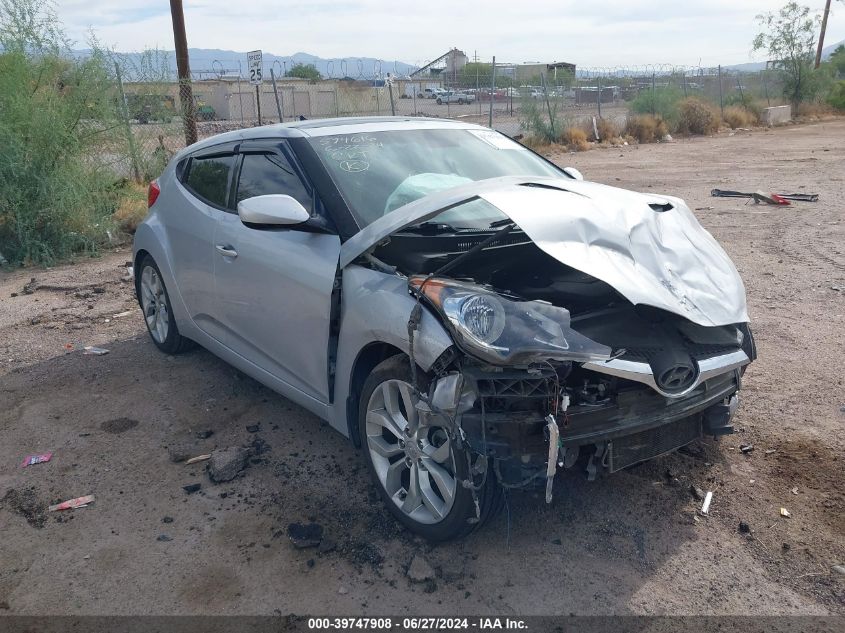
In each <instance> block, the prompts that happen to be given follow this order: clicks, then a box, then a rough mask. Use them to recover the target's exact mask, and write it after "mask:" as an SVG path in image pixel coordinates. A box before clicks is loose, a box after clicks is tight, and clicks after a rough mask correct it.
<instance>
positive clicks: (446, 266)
mask: <svg viewBox="0 0 845 633" xmlns="http://www.w3.org/2000/svg"><path fill="white" fill-rule="evenodd" d="M508 222H509V224H507V225H506V226H505V227H504V228H502V229H499V230H498V231H496V232H495V233H493V235H491V236H490V237H488V238H487V239H485V240H482V241H481V242H479V243H478V244H476V245H475V246H473V247H472V248H471V249H469V250H468V251H466V252H465V253H461V254H460V255H458V256H457V257H456V258H455V259H453V260H452V261H450V262H446V264H444V265H443V266H441V267H440V268H438V269H437V270H435V271H434V272H433V273H431V275H430V276H431V277H437V276H439V275H442V274H443V273H445V272H446V271H447V270H451V269H452V268H454V267H455V266H457V265H458V263H460V262H462V261H464V260H466V259H469V258H470V257H472V256H473V255H475V254H476V253H477V252H478V251H481V250H484V248H485V247H487V246H489V245H490V244H492V243H493V242H495V241H496V240H499V239H501V238H503V237H505V235H507V234H508V233H510V232H511V231H513V230H514V229H515V228H516V222H514V221H513V220H508Z"/></svg>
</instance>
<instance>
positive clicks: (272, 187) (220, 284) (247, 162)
mask: <svg viewBox="0 0 845 633" xmlns="http://www.w3.org/2000/svg"><path fill="white" fill-rule="evenodd" d="M235 169H236V175H235V177H234V179H233V187H234V191H233V196H232V198H231V203H230V206H231V211H230V212H229V213H225V214H223V216H222V217H221V218H220V220H219V222H218V224H217V231H216V235H215V239H214V244H215V251H216V252H215V261H214V275H215V284H216V306H215V309H216V313H217V316H218V318H219V319H220V321H221V323H222V324H223V327H224V328H225V330H226V339H225V344H226V345H227V346H228V347H229V348H230V349H232V351H234V352H235V353H237V354H239V355H241V356H243V357H244V358H246V359H247V360H249V361H251V362H253V363H255V364H256V365H258V366H260V367H261V368H262V369H264V370H265V371H267V372H269V373H271V374H272V375H274V376H275V377H276V378H278V379H280V380H282V381H284V382H286V383H288V384H289V385H291V386H292V387H294V388H296V389H298V390H299V391H302V392H304V393H306V394H308V395H309V396H311V397H313V398H316V399H318V400H320V401H322V402H328V401H329V365H328V363H329V360H328V350H329V335H330V320H331V305H332V290H333V288H334V283H335V276H336V272H337V262H338V256H339V253H340V238H339V237H338V235H336V234H327V233H323V232H314V231H309V230H303V228H302V227H300V228H296V227H256V226H246V225H245V224H244V223H243V222H241V220H240V218H239V216H238V215H237V212H236V209H237V203H238V202H239V201H241V200H244V199H246V198H250V197H253V196H259V195H267V194H279V193H281V194H287V195H290V196H292V197H293V198H295V199H296V200H298V201H299V202H300V203H301V204H302V205H303V206H304V207H305V208H306V210H308V211H309V212H310V213H311V214H312V215H313V214H320V213H321V210H322V207H321V205H320V204H319V202H318V201H317V200H315V196H314V193H313V188H312V187H311V186H310V184H309V183H308V182H307V180H306V179H305V178H303V174H302V172H301V170H300V169H299V168H298V166H297V164H296V161H295V160H294V159H293V156H292V154H291V153H290V152H289V151H288V149H287V147H286V146H285V145H284V144H280V143H279V141H278V140H276V141H272V142H270V141H268V142H252V143H251V144H246V143H245V144H243V145H242V146H241V148H240V153H239V159H238V161H237V164H236V167H235Z"/></svg>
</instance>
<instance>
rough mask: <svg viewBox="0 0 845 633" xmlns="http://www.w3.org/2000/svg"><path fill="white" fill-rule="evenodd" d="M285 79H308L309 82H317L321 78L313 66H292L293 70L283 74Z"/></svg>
mask: <svg viewBox="0 0 845 633" xmlns="http://www.w3.org/2000/svg"><path fill="white" fill-rule="evenodd" d="M285 77H298V78H299V79H310V80H311V81H319V80H320V79H322V78H323V76H322V75H321V74H320V71H319V70H317V67H316V66H315V65H314V64H294V65H293V68H291V69H290V70H289V71H287V72H286V73H285Z"/></svg>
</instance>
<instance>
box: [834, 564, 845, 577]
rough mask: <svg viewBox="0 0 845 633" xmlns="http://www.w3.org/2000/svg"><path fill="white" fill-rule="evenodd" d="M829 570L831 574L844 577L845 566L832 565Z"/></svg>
mask: <svg viewBox="0 0 845 633" xmlns="http://www.w3.org/2000/svg"><path fill="white" fill-rule="evenodd" d="M831 569H832V570H833V573H835V574H839V575H840V576H845V565H834V566H833V567H832V568H831Z"/></svg>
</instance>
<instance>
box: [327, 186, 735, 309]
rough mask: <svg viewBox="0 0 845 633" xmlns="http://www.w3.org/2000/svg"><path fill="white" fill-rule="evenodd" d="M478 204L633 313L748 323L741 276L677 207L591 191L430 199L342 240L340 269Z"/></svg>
mask: <svg viewBox="0 0 845 633" xmlns="http://www.w3.org/2000/svg"><path fill="white" fill-rule="evenodd" d="M526 185H533V186H526ZM474 197H480V198H483V199H484V200H486V201H487V202H489V203H490V204H492V205H494V206H495V207H497V208H498V209H499V210H501V211H502V213H504V214H505V215H507V216H508V217H509V218H511V219H512V220H513V221H514V222H515V223H516V224H517V225H519V227H520V228H521V229H522V230H523V231H524V232H525V234H526V235H528V237H530V238H531V239H532V240H533V241H534V243H535V244H536V245H537V246H538V247H539V248H540V249H542V250H543V251H544V252H546V253H547V254H548V255H550V256H552V257H554V258H555V259H557V260H558V261H560V262H561V263H563V264H566V265H567V266H570V267H572V268H575V269H577V270H580V271H582V272H584V273H586V274H588V275H591V276H593V277H595V278H597V279H600V280H602V281H604V282H605V283H607V284H609V285H610V286H612V287H613V288H614V289H616V290H617V291H618V292H619V293H620V294H622V295H623V296H624V297H626V298H627V299H628V300H629V301H631V303H634V304H644V305H649V306H654V307H656V308H661V309H664V310H668V311H669V312H673V313H675V314H679V315H681V316H684V317H686V318H687V319H689V320H690V321H693V322H695V323H698V324H700V325H704V326H717V325H728V324H732V323H741V322H746V321H748V314H747V311H746V301H745V287H744V286H743V284H742V280H741V279H740V277H739V273H737V270H736V268H735V267H734V265H733V263H732V262H731V260H730V258H729V257H728V256H727V254H726V253H725V251H724V250H723V249H722V248H721V246H719V244H718V243H717V242H716V240H715V239H714V238H713V236H712V235H710V233H708V232H707V231H706V230H705V229H704V228H703V227H702V226H701V225H700V224H699V223H698V220H697V219H696V218H695V216H694V215H693V213H692V212H691V211H690V210H689V208H688V207H687V206H686V204H685V203H684V202H683V201H682V200H680V199H679V198H672V197H668V196H652V195H647V194H641V193H635V192H631V191H627V190H624V189H618V188H615V187H609V186H606V185H600V184H598V183H592V182H584V181H577V180H568V179H553V178H549V179H543V178H516V177H505V178H494V179H490V180H485V181H479V182H473V183H469V184H467V185H461V186H459V187H454V188H452V189H449V190H446V191H441V192H438V193H435V194H431V195H429V196H426V197H424V198H422V199H420V200H416V201H414V202H411V203H409V204H406V205H404V206H403V207H400V208H399V209H396V210H395V211H393V212H392V213H389V214H387V215H385V216H384V217H382V218H380V219H379V220H377V221H376V222H373V223H372V224H370V225H369V226H367V227H366V228H365V229H363V230H362V231H361V232H359V233H358V234H357V235H355V236H354V237H352V238H351V239H350V240H347V242H346V243H345V244H344V245H343V247H342V248H341V260H340V263H341V266H346V265H347V264H348V263H349V262H351V261H352V260H353V259H355V258H356V257H358V256H359V255H360V254H362V253H363V252H365V251H366V250H369V249H370V248H372V247H373V246H374V245H376V244H378V242H380V241H381V240H382V239H384V238H385V237H387V236H388V235H390V234H391V233H394V232H396V231H398V230H401V229H402V228H404V227H406V226H409V225H412V224H416V223H418V222H423V221H426V220H428V219H430V218H432V217H434V216H435V215H437V214H438V213H440V212H441V211H442V210H443V209H444V208H445V207H447V206H452V205H454V204H458V203H460V201H462V200H469V199H472V198H474ZM667 203H668V204H667ZM649 205H655V206H654V207H652V206H649ZM564 307H566V306H564Z"/></svg>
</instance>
